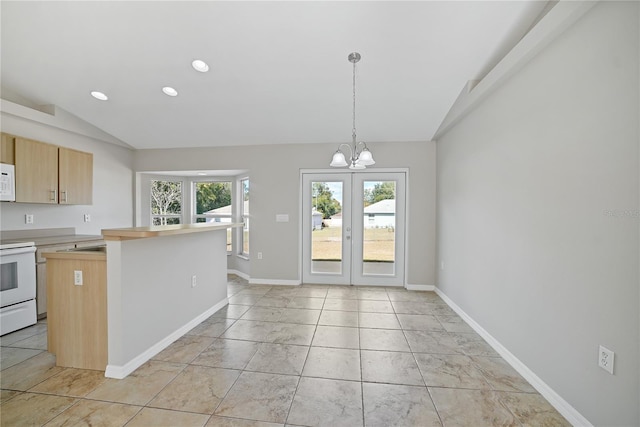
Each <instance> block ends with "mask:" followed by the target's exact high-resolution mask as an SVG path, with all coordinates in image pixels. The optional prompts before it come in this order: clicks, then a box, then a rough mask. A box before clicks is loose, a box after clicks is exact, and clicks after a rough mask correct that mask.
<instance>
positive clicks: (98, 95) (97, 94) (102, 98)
mask: <svg viewBox="0 0 640 427" xmlns="http://www.w3.org/2000/svg"><path fill="white" fill-rule="evenodd" d="M91 96H93V97H94V98H95V99H99V100H100V101H106V100H107V99H109V97H108V96H107V95H105V94H104V93H102V92H98V91H97V90H94V91H93V92H91Z"/></svg>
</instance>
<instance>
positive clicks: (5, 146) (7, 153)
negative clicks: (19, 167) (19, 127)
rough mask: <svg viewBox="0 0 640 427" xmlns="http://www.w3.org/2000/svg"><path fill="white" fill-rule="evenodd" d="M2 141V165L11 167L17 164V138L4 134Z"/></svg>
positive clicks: (0, 161)
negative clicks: (15, 154) (5, 164)
mask: <svg viewBox="0 0 640 427" xmlns="http://www.w3.org/2000/svg"><path fill="white" fill-rule="evenodd" d="M1 136H2V140H1V141H0V163H7V164H9V165H13V164H15V156H14V154H13V149H14V146H15V144H14V139H15V136H13V135H9V134H8V133H3V134H2V135H1Z"/></svg>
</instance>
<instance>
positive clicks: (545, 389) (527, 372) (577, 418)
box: [435, 288, 593, 427]
mask: <svg viewBox="0 0 640 427" xmlns="http://www.w3.org/2000/svg"><path fill="white" fill-rule="evenodd" d="M435 291H436V293H437V294H438V295H439V296H440V298H442V300H443V301H444V302H446V303H447V305H448V306H449V307H451V309H452V310H453V311H455V312H456V313H457V314H458V315H459V316H460V317H462V319H463V320H464V321H465V322H467V324H469V326H471V328H473V330H474V331H476V332H477V333H478V334H479V335H480V336H481V337H482V338H484V340H485V341H486V342H487V343H488V344H489V345H490V346H491V347H493V349H494V350H495V351H496V352H498V354H499V355H500V356H502V358H503V359H504V360H505V361H506V362H507V363H508V364H509V365H511V367H512V368H513V369H515V370H516V371H518V373H519V374H520V375H522V376H523V377H524V379H525V380H527V381H528V382H529V383H530V384H531V385H532V386H533V388H535V389H536V390H537V391H538V392H539V393H540V394H541V395H542V396H543V397H544V398H545V399H547V400H548V401H549V403H550V404H551V405H552V406H553V407H554V408H556V409H557V410H558V412H560V414H562V416H563V417H565V418H566V419H567V421H569V422H570V423H571V424H572V425H574V426H583V427H589V426H590V427H593V424H591V423H590V422H589V420H587V419H586V418H585V417H584V416H582V414H580V412H578V411H577V410H576V409H575V408H574V407H573V406H571V405H570V404H569V402H567V401H566V400H564V399H563V398H562V397H561V396H560V395H559V394H558V393H556V392H555V391H554V390H553V389H552V388H551V387H549V385H548V384H547V383H545V382H544V381H542V380H541V379H540V377H538V376H537V375H536V374H535V373H534V372H533V371H532V370H531V369H529V367H528V366H527V365H525V364H524V363H522V361H520V359H518V358H517V357H516V356H514V355H513V353H511V352H510V351H509V350H507V348H506V347H505V346H503V345H502V344H501V343H500V342H499V341H498V340H497V339H495V338H494V337H493V336H492V335H491V334H490V333H489V332H487V331H486V330H485V329H484V328H483V327H482V326H480V325H479V324H478V323H477V322H476V321H475V320H473V319H472V318H471V317H470V316H469V315H468V314H467V313H465V312H464V310H462V309H461V308H460V307H459V306H458V305H457V304H456V303H454V302H453V301H452V300H451V299H450V298H449V297H448V296H447V295H446V294H445V293H444V292H442V291H441V290H440V289H439V288H435Z"/></svg>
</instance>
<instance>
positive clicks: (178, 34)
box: [0, 0, 547, 149]
mask: <svg viewBox="0 0 640 427" xmlns="http://www.w3.org/2000/svg"><path fill="white" fill-rule="evenodd" d="M546 6H547V4H546V2H541V1H524V0H522V1H470V2H463V1H424V2H396V1H374V2H367V1H355V2H349V1H345V2H329V1H326V2H325V1H300V2H294V1H283V2H270V1H258V2H245V1H227V2H223V1H193V2H191V1H101V2H98V1H67V2H56V1H3V2H2V3H0V8H1V9H0V12H1V37H2V38H1V47H2V52H1V61H2V62H1V83H2V93H1V95H2V98H4V99H7V100H10V101H13V102H16V103H20V104H22V105H26V106H30V107H32V108H39V107H38V106H43V105H55V106H56V107H58V108H62V109H64V110H66V111H68V112H69V113H71V114H73V115H75V116H77V117H79V118H81V119H82V120H85V121H87V122H89V123H91V124H92V125H94V126H96V127H98V128H100V129H102V130H103V131H105V132H107V133H109V134H111V135H113V136H114V137H115V138H118V139H120V140H121V141H124V142H125V143H127V144H129V145H131V146H133V147H135V148H139V149H143V148H176V147H203V146H228V145H245V144H274V143H314V142H331V143H339V142H348V141H350V139H351V128H352V102H353V98H352V97H353V94H352V64H351V63H350V62H349V61H348V60H347V56H348V54H349V53H350V52H353V51H357V52H359V53H360V54H361V55H362V60H361V61H360V62H359V63H358V64H357V86H356V91H357V107H356V108H357V110H356V111H357V122H356V124H357V130H358V139H362V140H365V141H367V142H382V141H427V140H430V139H431V138H432V137H433V135H434V133H435V132H436V130H437V129H438V127H439V125H440V124H441V122H442V120H443V119H444V117H445V116H446V114H447V112H448V111H449V109H450V108H451V106H452V105H453V103H454V101H455V100H456V98H457V96H458V94H459V93H460V91H461V90H462V88H463V87H464V86H465V84H466V83H467V81H469V80H478V79H481V78H482V77H483V76H484V75H486V73H487V72H488V71H489V70H491V68H492V67H493V66H494V65H495V64H496V63H497V62H499V61H500V59H501V58H502V57H504V55H505V54H506V53H507V52H508V51H509V50H510V49H511V48H512V47H513V46H514V45H515V44H516V43H517V42H518V41H519V40H520V39H521V38H522V36H523V35H524V34H526V33H527V31H528V30H529V29H530V28H531V26H532V25H533V23H535V22H536V19H537V18H538V17H539V16H540V14H541V13H542V12H543V10H544V9H545V7H546ZM194 59H201V60H204V61H206V62H207V63H208V65H209V67H210V70H209V71H208V72H207V73H199V72H197V71H195V70H194V69H193V68H192V67H191V62H192V61H193V60H194ZM164 86H171V87H174V88H175V89H176V90H177V91H178V96H175V97H169V96H167V95H165V94H164V93H163V92H162V91H161V89H162V87H164ZM91 91H101V92H104V93H105V94H107V95H108V97H109V100H108V101H98V100H96V99H94V98H93V97H91V96H90V92H91Z"/></svg>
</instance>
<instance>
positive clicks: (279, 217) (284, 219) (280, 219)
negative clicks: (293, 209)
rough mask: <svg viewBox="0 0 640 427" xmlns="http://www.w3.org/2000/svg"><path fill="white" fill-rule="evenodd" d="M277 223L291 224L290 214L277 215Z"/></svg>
mask: <svg viewBox="0 0 640 427" xmlns="http://www.w3.org/2000/svg"><path fill="white" fill-rule="evenodd" d="M276 222H289V214H276Z"/></svg>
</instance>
